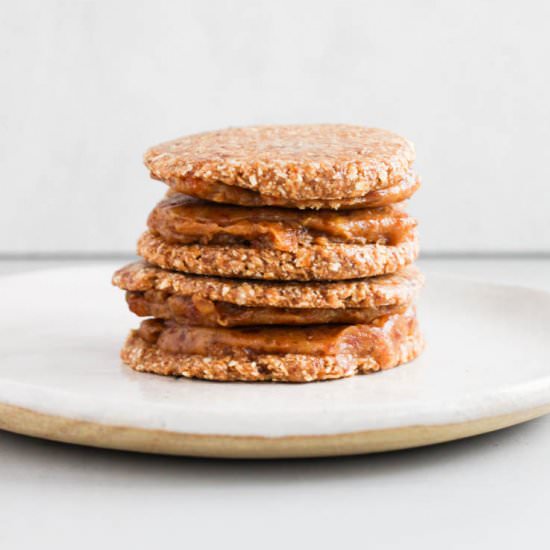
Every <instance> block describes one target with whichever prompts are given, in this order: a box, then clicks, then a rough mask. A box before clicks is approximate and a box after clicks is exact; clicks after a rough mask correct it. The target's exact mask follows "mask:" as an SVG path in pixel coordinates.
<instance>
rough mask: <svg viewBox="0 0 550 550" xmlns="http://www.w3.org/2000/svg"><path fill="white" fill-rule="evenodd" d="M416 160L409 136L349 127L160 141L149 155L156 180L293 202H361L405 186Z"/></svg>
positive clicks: (266, 129) (239, 131)
mask: <svg viewBox="0 0 550 550" xmlns="http://www.w3.org/2000/svg"><path fill="white" fill-rule="evenodd" d="M414 158H415V153H414V147H413V145H412V143H410V142H409V141H408V140H406V139H405V138H403V137H401V136H399V135H397V134H394V133H393V132H389V131H387V130H382V129H378V128H365V127H363V126H352V125H345V124H319V125H302V126H300V125H294V126H255V127H245V128H228V129H225V130H219V131H216V132H205V133H201V134H195V135H191V136H184V137H181V138H179V139H176V140H173V141H169V142H166V143H162V144H160V145H157V146H155V147H152V148H151V149H149V150H148V151H147V152H146V153H145V156H144V161H145V164H146V166H147V167H148V168H149V170H150V172H151V175H152V177H153V178H155V179H159V180H162V181H166V182H169V183H171V184H172V185H174V183H175V185H177V181H184V180H186V179H189V178H193V179H198V180H200V181H203V182H205V184H209V183H223V184H225V185H229V186H236V187H239V188H243V189H249V190H251V191H255V192H257V193H259V194H260V195H265V196H268V197H276V198H281V199H289V200H298V201H301V200H312V199H317V200H318V199H323V200H327V199H330V200H335V199H352V198H356V197H363V196H365V195H367V194H368V193H370V192H371V191H375V190H378V189H385V188H387V187H391V186H392V185H394V184H396V183H398V182H400V181H401V180H402V179H403V178H404V177H405V176H406V175H407V173H408V172H409V169H410V166H411V164H412V163H413V161H414Z"/></svg>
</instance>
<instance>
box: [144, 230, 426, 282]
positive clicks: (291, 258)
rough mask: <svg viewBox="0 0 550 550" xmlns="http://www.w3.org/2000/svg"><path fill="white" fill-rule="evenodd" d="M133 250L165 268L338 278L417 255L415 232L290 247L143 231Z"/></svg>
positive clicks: (389, 267) (388, 269) (389, 269)
mask: <svg viewBox="0 0 550 550" xmlns="http://www.w3.org/2000/svg"><path fill="white" fill-rule="evenodd" d="M137 250H138V254H139V255H140V256H142V257H143V258H145V259H146V260H147V261H148V262H150V263H152V264H155V265H157V266H159V267H162V268H164V269H172V270H176V271H183V272H185V273H194V274H197V275H215V276H219V277H237V278H244V279H267V280H279V281H311V280H321V281H327V280H343V279H356V278H361V277H372V276H374V275H383V274H386V273H395V272H396V271H399V270H400V269H402V268H403V267H405V266H406V265H408V264H410V263H411V262H413V261H414V260H415V259H416V257H417V255H418V237H417V232H416V231H413V233H412V236H411V238H410V239H408V240H405V241H403V242H401V243H399V244H397V245H381V244H367V245H350V244H340V243H338V244H330V245H326V246H323V245H313V246H304V247H299V248H298V249H297V250H295V251H281V250H276V249H269V248H252V247H245V246H231V247H226V246H208V245H206V246H203V245H196V244H192V245H180V244H172V243H168V242H166V241H164V240H163V239H162V238H161V237H159V236H158V235H156V234H155V233H153V232H151V231H146V232H145V233H144V234H143V235H142V236H141V237H140V239H139V241H138V247H137Z"/></svg>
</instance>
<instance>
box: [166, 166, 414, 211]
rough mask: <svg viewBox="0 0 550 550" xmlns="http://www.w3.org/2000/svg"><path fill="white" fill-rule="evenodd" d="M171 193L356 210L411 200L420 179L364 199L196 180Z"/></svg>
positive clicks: (177, 183) (180, 182)
mask: <svg viewBox="0 0 550 550" xmlns="http://www.w3.org/2000/svg"><path fill="white" fill-rule="evenodd" d="M166 183H167V184H168V185H169V186H170V187H171V191H170V193H173V192H177V193H185V194H186V195H191V196H193V197H197V198H199V199H205V200H209V201H214V202H221V203H226V204H239V205H241V206H280V207H283V208H285V207H286V208H334V209H340V208H341V209H355V208H374V207H378V206H386V205H388V204H394V203H396V202H401V201H404V200H406V199H408V198H410V197H411V196H412V195H413V194H414V193H415V192H416V191H418V188H419V187H420V179H419V178H418V176H416V174H413V173H412V172H410V173H409V174H407V176H406V177H405V178H403V179H402V180H401V181H400V182H399V183H396V184H394V185H390V186H388V187H385V188H382V189H375V190H373V191H370V192H369V193H367V194H366V195H365V196H363V197H354V198H341V199H304V200H300V199H286V198H282V197H270V196H268V195H261V194H260V193H258V192H256V191H252V190H250V189H244V188H242V187H237V186H235V185H227V184H225V183H222V182H210V181H204V180H201V179H199V178H195V177H191V176H188V177H185V178H174V179H172V180H167V181H166Z"/></svg>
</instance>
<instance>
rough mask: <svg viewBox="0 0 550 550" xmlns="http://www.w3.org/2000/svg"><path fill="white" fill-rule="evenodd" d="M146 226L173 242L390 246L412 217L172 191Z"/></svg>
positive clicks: (388, 210)
mask: <svg viewBox="0 0 550 550" xmlns="http://www.w3.org/2000/svg"><path fill="white" fill-rule="evenodd" d="M148 225H149V228H150V229H151V230H152V231H154V232H156V233H158V234H159V235H161V236H162V237H163V239H164V240H166V241H168V242H171V243H178V244H192V243H199V244H203V245H206V244H211V245H230V246H231V245H245V246H251V247H258V248H275V249H278V250H286V251H288V250H294V249H296V247H297V246H298V245H304V244H305V245H308V244H321V245H326V244H328V243H347V244H359V245H364V244H375V243H377V244H387V245H394V244H398V243H400V242H402V241H403V240H405V239H407V238H408V237H410V235H411V233H412V232H413V230H414V228H415V226H416V220H415V219H414V218H412V217H411V216H409V215H407V214H406V213H405V212H404V211H403V210H401V209H400V208H397V207H385V208H376V209H362V210H353V211H348V212H338V211H334V210H321V211H304V210H286V209H282V208H269V207H264V208H262V207H259V208H245V207H242V206H225V205H219V204H213V203H207V202H202V201H198V200H196V199H192V198H190V197H187V196H185V195H174V196H172V197H170V198H167V199H165V200H163V201H161V202H160V203H159V204H158V205H157V206H156V207H155V209H154V210H153V211H152V212H151V214H150V216H149V220H148Z"/></svg>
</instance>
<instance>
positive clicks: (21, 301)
mask: <svg viewBox="0 0 550 550" xmlns="http://www.w3.org/2000/svg"><path fill="white" fill-rule="evenodd" d="M113 270H114V266H113V267H112V268H111V267H105V266H102V267H91V268H90V267H88V268H74V269H63V270H51V271H42V272H39V273H30V274H24V275H15V276H7V277H3V278H2V279H0V304H2V316H1V319H0V335H1V336H0V427H2V428H4V429H7V430H11V431H14V432H19V433H24V434H28V435H34V436H38V437H44V438H49V439H55V440H60V441H67V442H73V443H80V444H88V445H95V446H101V447H110V448H119V449H128V450H137V451H145V452H160V453H173V454H188V455H203V456H224V457H289V456H320V455H336V454H350V453H362V452H372V451H382V450H390V449H398V448H405V447H412V446H418V445H424V444H430V443H437V442H440V441H447V440H450V439H455V438H459V437H466V436H469V435H474V434H478V433H482V432H486V431H490V430H494V429H498V428H501V427H505V426H509V425H512V424H515V423H518V422H522V421H525V420H528V419H530V418H534V417H535V416H539V415H541V414H544V413H546V412H550V360H549V357H550V294H548V293H545V292H542V291H536V290H530V289H524V288H518V287H507V286H500V285H491V284H483V283H476V282H470V281H466V280H459V279H455V278H449V277H440V276H437V277H436V276H432V277H430V278H429V280H428V284H427V286H426V288H425V290H424V292H423V294H422V299H421V304H420V318H421V323H422V326H423V328H424V332H425V336H426V339H427V342H428V345H427V349H426V351H425V353H424V355H423V356H422V357H421V358H420V359H418V360H416V361H414V362H412V363H410V364H408V365H405V366H402V367H399V368H396V369H393V370H390V371H387V372H384V373H378V374H374V375H369V376H358V377H354V378H350V379H345V380H338V381H330V382H318V383H312V384H301V385H290V384H272V383H264V384H247V383H231V384H227V383H216V382H203V381H196V380H186V379H172V378H164V377H160V376H155V375H149V374H138V373H135V372H133V371H132V370H130V369H129V368H127V367H125V366H124V365H122V364H121V362H120V360H119V358H118V351H119V348H120V346H121V344H122V342H123V339H124V338H125V336H126V333H127V332H128V330H129V329H130V328H131V327H134V326H136V325H137V323H138V322H139V321H138V319H137V318H136V317H134V316H133V315H132V314H130V313H129V312H128V311H127V308H126V305H125V303H124V298H123V293H122V292H121V291H120V290H117V289H115V288H113V287H111V285H110V277H111V273H112V271H113Z"/></svg>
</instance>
